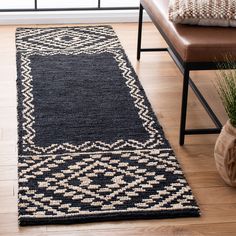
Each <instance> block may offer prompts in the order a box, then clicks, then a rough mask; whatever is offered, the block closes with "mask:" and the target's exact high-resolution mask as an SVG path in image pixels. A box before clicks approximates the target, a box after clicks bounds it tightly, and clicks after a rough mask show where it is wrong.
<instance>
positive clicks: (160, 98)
mask: <svg viewBox="0 0 236 236" xmlns="http://www.w3.org/2000/svg"><path fill="white" fill-rule="evenodd" d="M113 27H114V29H115V31H116V32H117V34H118V36H119V38H120V40H121V42H122V44H123V46H124V48H125V50H126V52H127V54H128V57H129V58H130V60H131V62H132V64H133V66H134V68H135V70H136V72H137V74H138V75H139V78H140V80H141V83H142V85H143V87H144V89H145V91H146V93H147V96H148V98H149V100H150V102H151V104H152V107H153V109H154V111H155V112H156V115H157V116H158V118H159V121H160V123H161V124H162V126H163V127H164V130H165V133H166V136H167V138H168V139H169V141H170V143H171V145H172V147H173V148H174V150H175V153H176V155H177V157H178V160H179V162H180V163H181V166H182V168H183V170H184V173H185V175H186V177H187V180H188V182H189V184H190V185H191V187H192V189H193V193H194V195H195V196H196V198H197V201H198V203H199V204H200V208H201V211H202V216H201V217H200V218H182V219H181V218H179V219H164V220H137V221H118V222H104V223H89V224H74V225H68V226H37V227H23V228H22V227H19V226H18V222H17V115H16V101H17V100H16V83H15V80H16V65H15V64H16V58H15V38H14V33H15V29H16V27H15V26H0V235H31V236H34V235H51V236H52V235H55V236H56V235H80V236H85V235H86V236H90V235H96V236H101V235H104V236H110V235H112V236H113V235H114V236H118V235H119V236H120V235H137V236H140V235H149V236H151V235H155V236H158V235H162V236H172V235H178V236H180V235H181V236H187V235H188V236H195V235H208V236H211V235H214V236H218V235H219V236H221V235H222V236H233V235H236V189H233V188H230V187H228V186H226V185H225V184H224V182H223V181H222V180H221V179H220V177H219V175H218V174H217V172H216V168H215V163H214V157H213V149H214V144H215V140H216V137H217V136H216V135H202V136H191V137H187V138H186V145H185V146H184V147H180V146H179V145H178V130H179V117H180V98H181V85H182V76H181V74H180V72H179V71H178V69H177V68H176V66H175V64H174V63H173V62H172V60H171V59H170V57H169V56H168V55H167V54H166V53H164V52H163V53H162V52H159V53H158V52H155V53H154V52H152V53H145V54H144V53H143V55H142V57H141V61H140V62H137V61H136V58H135V56H136V55H135V54H136V38H137V37H136V36H137V25H136V24H113ZM143 45H144V46H150V47H152V46H153V47H155V46H163V45H164V42H163V40H162V38H161V37H160V35H159V34H158V33H157V31H156V30H155V28H154V27H153V25H152V24H150V23H148V24H146V25H145V26H144V37H143ZM192 76H193V79H194V81H195V82H196V84H198V86H199V88H200V89H201V90H202V91H203V93H204V94H205V95H206V97H207V99H208V101H209V102H210V104H211V106H212V107H213V108H214V110H215V111H216V113H217V114H218V116H219V117H220V119H221V120H222V122H225V121H226V115H225V113H224V111H223V108H222V106H221V104H220V101H219V98H218V95H217V93H216V91H215V88H214V85H213V81H214V79H215V77H216V76H215V73H214V72H195V73H194V74H193V75H192ZM188 107H189V110H188V122H187V124H188V126H189V127H193V128H194V127H207V126H211V125H212V123H211V121H210V120H209V118H208V117H207V115H206V114H205V112H204V110H203V108H202V107H201V105H200V104H199V102H198V101H197V100H196V98H195V96H194V95H193V93H192V91H190V97H189V102H188Z"/></svg>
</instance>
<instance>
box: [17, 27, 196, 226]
mask: <svg viewBox="0 0 236 236" xmlns="http://www.w3.org/2000/svg"><path fill="white" fill-rule="evenodd" d="M16 47H17V91H18V155H19V159H18V176H19V193H18V197H19V203H18V208H19V223H20V225H32V224H66V223H78V222H91V221H101V220H125V219H143V218H170V217H186V216H199V214H200V213H199V208H198V206H197V203H196V201H195V199H194V197H193V195H192V192H191V189H190V187H189V185H188V183H187V182H186V179H185V177H184V175H183V173H182V171H181V168H180V166H179V164H178V161H177V159H176V157H175V155H174V153H173V150H172V149H171V147H170V145H169V143H168V141H167V140H166V138H165V136H164V132H163V129H162V127H161V126H160V124H159V122H158V120H157V118H156V116H155V114H154V112H153V110H152V108H151V105H150V103H149V101H148V99H147V97H146V95H145V92H144V90H143V88H142V86H141V84H140V82H139V80H138V78H137V76H136V74H135V71H134V69H133V67H132V66H131V64H130V62H129V60H128V58H127V56H126V54H125V52H124V50H123V48H122V46H121V44H120V42H119V39H118V37H117V36H116V34H115V32H114V31H113V29H112V28H111V27H110V26H83V27H60V28H19V29H17V32H16Z"/></svg>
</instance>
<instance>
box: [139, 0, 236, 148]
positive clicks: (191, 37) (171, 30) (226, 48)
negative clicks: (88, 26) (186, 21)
mask: <svg viewBox="0 0 236 236" xmlns="http://www.w3.org/2000/svg"><path fill="white" fill-rule="evenodd" d="M168 4H169V0H141V2H140V8H139V26H138V44H137V60H140V53H141V52H148V51H167V52H169V54H170V56H171V57H172V59H173V60H174V62H175V63H176V65H177V66H178V67H179V69H180V71H181V72H182V74H183V89H182V105H181V118H180V134H179V144H180V145H181V146H182V145H183V144H184V139H185V135H195V134H216V133H220V131H221V128H222V124H221V122H220V121H219V119H218V118H217V116H216V115H215V113H214V112H213V110H212V109H211V107H210V106H209V104H208V103H207V101H206V100H205V98H204V97H203V95H202V94H201V92H200V91H199V89H198V88H197V86H196V85H195V83H194V82H193V81H192V79H191V78H190V76H189V75H190V71H193V70H216V69H218V65H219V63H221V62H223V61H224V60H225V56H226V55H227V54H230V55H232V57H236V28H220V27H201V26H190V25H180V24H173V23H172V22H170V21H169V20H168ZM143 10H146V12H147V14H148V15H149V17H150V18H151V20H152V22H153V23H154V24H155V26H156V27H157V29H158V30H159V32H160V33H161V35H162V37H163V38H164V39H165V41H166V43H167V45H168V48H141V38H142V23H143ZM189 86H190V87H191V88H192V89H193V91H194V93H195V94H196V96H197V98H198V99H199V101H200V102H201V104H202V105H203V107H204V108H205V110H206V111H207V113H208V115H209V116H210V118H211V119H212V121H213V122H214V124H215V128H207V129H186V114H187V100H188V87H189Z"/></svg>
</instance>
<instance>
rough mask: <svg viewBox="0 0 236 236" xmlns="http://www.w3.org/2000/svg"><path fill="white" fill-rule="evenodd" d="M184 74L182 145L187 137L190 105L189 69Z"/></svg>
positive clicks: (181, 120)
mask: <svg viewBox="0 0 236 236" xmlns="http://www.w3.org/2000/svg"><path fill="white" fill-rule="evenodd" d="M183 74H184V78H183V91H182V107H181V118H180V135H179V144H180V145H181V146H183V145H184V138H185V126H186V116H187V105H188V87H189V86H188V85H189V69H185V70H184V73H183Z"/></svg>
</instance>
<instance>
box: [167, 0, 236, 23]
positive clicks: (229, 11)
mask: <svg viewBox="0 0 236 236" xmlns="http://www.w3.org/2000/svg"><path fill="white" fill-rule="evenodd" d="M168 11H169V12H168V14H169V19H170V20H171V21H172V22H174V23H181V24H191V25H203V26H223V27H228V26H232V27H236V0H170V2H169V9H168Z"/></svg>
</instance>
